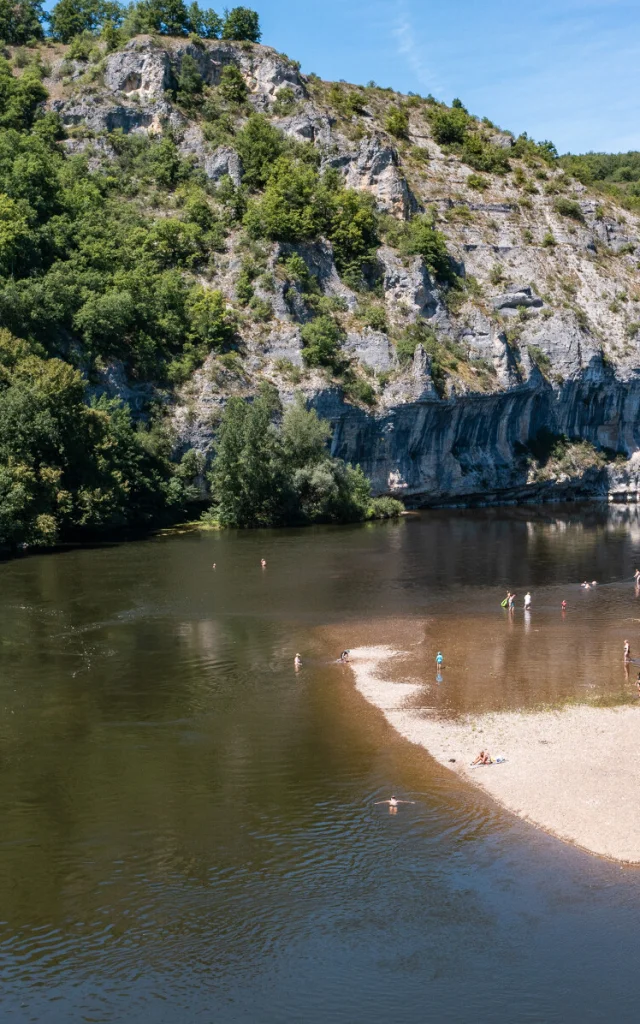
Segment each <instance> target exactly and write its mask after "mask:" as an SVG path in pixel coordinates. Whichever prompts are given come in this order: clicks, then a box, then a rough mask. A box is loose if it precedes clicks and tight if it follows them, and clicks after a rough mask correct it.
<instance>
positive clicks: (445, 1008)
mask: <svg viewBox="0 0 640 1024" xmlns="http://www.w3.org/2000/svg"><path fill="white" fill-rule="evenodd" d="M261 557H264V558H266V559H267V567H266V569H265V570H261V568H260V564H259V563H260V558H261ZM214 561H215V562H216V564H217V568H216V570H215V572H214V571H212V568H211V565H212V563H213V562H214ZM636 564H638V565H640V520H639V519H638V516H637V514H636V512H635V510H630V511H625V510H621V511H616V510H613V511H612V512H610V513H609V512H607V510H606V509H605V510H598V509H597V508H589V507H583V508H581V509H579V508H577V507H574V508H572V509H570V510H563V509H560V508H553V507H547V508H546V509H541V510H536V509H526V510H525V509H513V510H509V509H496V510H486V511H482V512H430V513H425V514H422V515H416V516H412V517H408V518H406V519H404V520H403V521H401V522H397V523H380V524H370V525H366V526H361V527H354V528H350V527H349V528H334V529H310V530H299V531H283V532H279V531H272V532H264V533H246V534H205V535H187V536H183V537H165V538H155V539H152V540H147V541H143V542H139V543H138V542H136V543H130V544H126V545H122V546H113V547H111V546H110V547H101V548H96V549H93V550H78V551H68V552H64V553H59V554H55V555H40V556H33V557H28V558H24V559H20V560H17V561H14V562H7V563H4V564H2V565H0V580H1V590H0V610H1V622H2V627H1V630H0V641H1V646H0V658H1V663H0V669H1V671H0V816H1V817H0V820H1V822H2V829H1V832H0V1000H1V1006H2V1020H3V1021H5V1020H6V1021H19V1022H23V1021H25V1022H26V1021H38V1022H47V1024H70V1022H75V1021H87V1022H117V1024H161V1022H162V1024H183V1022H184V1024H191V1022H194V1024H195V1022H199V1021H202V1022H207V1024H209V1022H216V1024H227V1022H257V1024H276V1022H277V1024H280V1022H282V1024H289V1022H291V1024H298V1022H304V1024H328V1022H331V1024H360V1022H362V1024H388V1022H393V1024H405V1022H406V1024H423V1022H425V1021H434V1022H439V1021H447V1022H465V1024H466V1022H469V1024H471V1022H478V1021H480V1022H485V1021H487V1022H493V1021H498V1020H500V1021H507V1022H509V1024H513V1022H517V1024H519V1022H545V1024H546V1022H556V1021H557V1022H562V1024H566V1022H573V1021H580V1022H584V1021H602V1020H605V1019H612V1020H615V1021H616V1022H620V1021H623V1022H626V1021H636V1020H637V1019H638V1003H639V1000H640V971H639V969H638V962H637V950H638V945H639V939H640V869H631V868H625V869H621V868H620V866H619V865H616V864H612V863H607V862H603V861H600V860H598V859H596V858H595V857H591V856H589V855H588V854H586V853H583V852H581V851H580V850H577V849H574V848H572V847H571V846H568V845H564V844H562V843H560V842H558V841H557V840H555V839H553V838H551V837H549V836H547V835H545V834H544V833H542V832H539V831H537V830H535V829H533V828H532V827H530V826H528V825H527V824H526V823H524V822H522V821H520V820H519V819H517V818H515V817H512V816H511V815H509V814H508V813H507V812H505V811H503V810H501V809H500V808H499V807H497V806H495V805H494V804H493V803H492V802H491V800H490V799H489V798H488V797H486V796H485V795H483V794H482V793H480V792H479V791H476V790H475V789H473V788H470V787H468V786H466V785H465V784H463V783H461V782H460V780H459V779H458V778H457V777H454V776H453V775H452V774H451V773H449V772H447V771H446V770H445V769H444V768H442V767H440V766H438V765H437V764H435V763H434V762H433V761H432V760H431V759H430V757H429V756H428V754H426V753H425V751H423V750H421V749H419V748H416V747H413V746H411V745H410V744H408V743H406V742H405V741H403V740H401V739H400V738H399V737H397V735H396V734H395V733H394V732H393V731H392V730H391V729H390V728H389V726H388V725H387V724H386V722H385V720H384V718H383V716H382V715H381V714H380V713H379V712H378V711H376V710H375V709H374V708H372V707H369V706H368V705H367V704H366V703H365V702H364V701H363V700H362V698H360V696H359V695H358V693H357V692H356V691H355V689H354V686H353V679H352V675H351V671H350V669H349V668H348V667H345V666H341V665H339V664H336V663H335V658H336V657H337V655H338V654H339V653H340V650H341V649H342V647H350V646H356V645H357V644H360V643H363V642H367V643H371V642H374V643H375V642H385V643H401V644H403V645H405V646H406V645H407V643H411V644H413V647H414V655H415V658H414V661H415V665H416V666H417V667H416V672H418V673H422V674H423V676H424V678H425V679H426V680H428V681H429V683H430V686H431V690H430V697H432V698H433V699H432V706H433V707H435V708H437V709H438V710H439V711H440V713H442V714H455V713H457V712H458V711H460V710H464V709H473V710H483V709H487V708H502V707H523V706H531V707H538V706H540V705H541V704H545V703H550V702H551V703H556V702H560V701H563V700H565V699H577V700H588V701H600V702H605V703H615V702H620V701H632V700H635V695H634V679H635V675H636V674H637V669H640V665H638V666H637V667H636V666H631V673H630V676H631V678H629V677H628V675H627V674H625V671H624V668H623V664H622V656H621V655H622V643H623V640H624V639H625V638H627V637H628V638H629V639H630V641H631V644H632V653H634V654H639V655H640V628H639V627H640V599H639V598H637V597H636V595H635V593H634V588H633V584H632V583H630V582H629V578H630V577H631V576H632V574H633V570H634V568H635V565H636ZM584 578H589V579H597V580H598V581H599V582H600V586H599V587H598V588H597V589H596V590H595V591H591V592H589V593H586V592H584V591H582V590H581V589H580V587H579V586H578V584H579V583H580V581H581V580H582V579H584ZM508 586H510V587H512V589H515V590H516V591H517V593H518V601H517V603H518V605H520V606H521V598H522V596H523V595H524V592H525V590H526V589H527V588H529V589H531V592H532V595H533V611H532V614H531V616H530V617H529V618H528V619H527V620H525V618H524V616H523V613H522V610H521V607H520V609H519V610H518V611H517V612H516V614H515V616H514V617H513V618H512V619H509V617H508V616H507V615H506V614H505V613H503V611H502V609H501V608H500V600H501V599H502V597H503V596H504V592H505V590H506V588H507V587H508ZM563 598H564V599H566V600H567V602H568V611H567V614H566V616H564V617H563V616H562V615H561V613H560V602H561V601H562V599H563ZM398 638H400V639H398ZM438 648H442V649H443V651H444V652H445V656H446V659H447V660H446V667H445V671H444V673H443V681H442V682H441V683H437V682H436V680H435V673H434V669H433V659H434V656H435V653H436V651H437V649H438ZM296 651H299V652H300V653H301V655H302V657H303V668H302V671H301V672H300V673H299V674H297V675H296V673H295V672H294V671H293V656H294V654H295V653H296ZM432 677H433V678H432ZM568 756H570V752H568ZM612 757H615V751H614V750H613V751H612ZM532 770H535V765H532ZM391 792H395V793H396V794H397V795H398V796H402V797H405V798H407V799H411V800H414V801H415V804H413V805H407V806H406V807H403V808H402V809H401V813H399V814H398V815H397V816H394V817H391V816H390V815H389V814H388V813H387V811H386V809H385V808H384V807H375V806H374V801H375V800H378V799H382V798H383V797H387V796H389V794H390V793H391Z"/></svg>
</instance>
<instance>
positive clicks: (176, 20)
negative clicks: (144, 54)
mask: <svg viewBox="0 0 640 1024" xmlns="http://www.w3.org/2000/svg"><path fill="white" fill-rule="evenodd" d="M4 2H7V0H4ZM23 2H24V0H23ZM31 8H32V9H33V11H35V20H36V21H37V22H38V23H39V24H40V26H41V23H42V20H43V15H42V9H41V7H40V5H39V4H37V3H36V4H34V3H33V0H31ZM7 18H8V21H9V22H10V25H9V27H10V29H11V30H12V31H14V30H17V26H18V24H19V19H18V16H17V15H15V14H11V13H9V14H7ZM31 20H32V21H33V15H32V16H31ZM1 25H2V8H1V7H0V26H1ZM120 26H123V28H124V30H125V34H126V35H128V36H131V35H135V34H136V33H138V32H160V33H161V34H163V35H170V36H186V35H189V34H191V33H193V34H195V35H198V36H201V37H203V38H205V39H219V38H220V37H222V38H223V39H238V40H246V39H249V40H253V41H254V42H257V41H258V40H259V39H260V24H259V19H258V15H257V14H256V12H255V11H251V10H249V9H248V8H247V7H234V8H233V9H232V10H231V11H226V12H225V16H224V18H221V17H220V15H218V14H216V12H215V11H214V10H213V9H212V8H204V9H203V8H201V7H200V6H199V5H198V3H197V2H193V3H191V4H190V5H189V6H188V7H187V5H186V4H185V2H184V0H137V2H134V3H130V4H129V5H128V6H123V5H122V4H121V3H119V2H118V0H58V3H57V4H56V5H55V7H54V8H53V10H52V12H51V16H50V31H51V34H52V36H53V38H54V39H58V40H60V42H63V43H67V42H69V40H71V39H73V37H74V36H77V35H78V34H80V33H82V32H97V31H101V30H102V31H104V30H105V29H107V28H109V27H110V28H111V30H113V29H114V28H120ZM23 31H24V30H23ZM33 34H35V35H37V33H32V35H33ZM40 34H42V33H41V32H40ZM9 41H11V40H9ZM18 41H22V40H16V42H18Z"/></svg>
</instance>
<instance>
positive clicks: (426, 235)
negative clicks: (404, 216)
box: [402, 215, 455, 283]
mask: <svg viewBox="0 0 640 1024" xmlns="http://www.w3.org/2000/svg"><path fill="white" fill-rule="evenodd" d="M402 247H403V249H404V251H405V252H406V253H407V255H409V256H422V258H423V260H424V262H425V265H426V267H427V268H428V269H429V270H430V271H431V273H432V274H433V276H434V277H435V278H436V280H438V281H441V282H448V283H453V281H454V280H455V273H454V271H453V266H452V263H451V257H450V256H449V252H448V250H447V240H446V238H445V237H444V235H443V234H442V232H441V231H438V230H437V229H436V228H435V227H434V226H433V222H432V220H431V219H430V218H429V217H428V216H425V215H421V216H418V217H414V218H413V220H412V221H411V222H410V225H409V232H408V235H407V236H406V238H405V240H404V243H403V244H402Z"/></svg>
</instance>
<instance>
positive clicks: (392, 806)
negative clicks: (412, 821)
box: [376, 796, 415, 814]
mask: <svg viewBox="0 0 640 1024" xmlns="http://www.w3.org/2000/svg"><path fill="white" fill-rule="evenodd" d="M377 804H389V814H397V813H398V807H399V805H400V804H415V800H396V798H395V796H392V797H391V799H390V800H376V805H377Z"/></svg>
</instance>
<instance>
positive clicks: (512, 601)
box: [509, 594, 516, 612]
mask: <svg viewBox="0 0 640 1024" xmlns="http://www.w3.org/2000/svg"><path fill="white" fill-rule="evenodd" d="M515 606H516V595H515V594H509V611H510V612H512V611H513V610H514V608H515Z"/></svg>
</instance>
